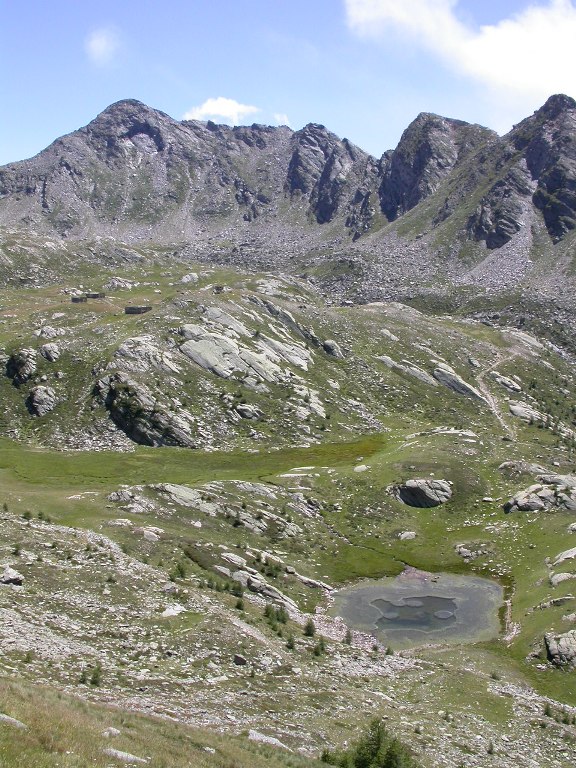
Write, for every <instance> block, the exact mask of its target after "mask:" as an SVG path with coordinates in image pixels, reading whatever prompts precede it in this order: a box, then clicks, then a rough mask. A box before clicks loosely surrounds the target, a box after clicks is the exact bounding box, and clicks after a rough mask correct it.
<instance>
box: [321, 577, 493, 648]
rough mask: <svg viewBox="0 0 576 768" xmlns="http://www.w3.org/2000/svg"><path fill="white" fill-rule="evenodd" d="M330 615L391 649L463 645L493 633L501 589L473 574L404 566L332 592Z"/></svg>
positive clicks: (484, 638)
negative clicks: (394, 573)
mask: <svg viewBox="0 0 576 768" xmlns="http://www.w3.org/2000/svg"><path fill="white" fill-rule="evenodd" d="M333 597H334V605H333V606H332V609H331V613H332V614H333V615H334V616H340V617H341V618H342V619H343V620H344V621H345V622H346V624H348V626H350V627H352V628H353V629H358V630H361V631H363V632H368V633H370V634H372V635H374V637H375V638H376V639H377V640H378V641H379V642H380V643H383V644H386V645H391V646H392V647H393V648H409V647H411V646H415V645H425V644H427V643H466V642H468V643H469V642H475V641H478V640H489V639H491V638H493V637H496V636H497V635H498V632H499V629H500V623H499V619H498V609H499V608H500V606H501V605H502V602H503V600H504V595H503V590H502V587H501V586H500V585H499V584H498V583H497V582H495V581H491V580H490V579H482V578H480V577H479V576H459V575H455V574H449V573H425V572H423V571H417V570H415V569H413V568H409V569H407V570H405V571H404V572H403V573H401V574H400V575H399V576H396V578H387V579H379V580H377V581H363V582H361V583H360V584H356V585H355V586H351V587H347V588H346V589H342V590H340V591H339V592H335V593H334V595H333Z"/></svg>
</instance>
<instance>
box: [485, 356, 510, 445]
mask: <svg viewBox="0 0 576 768" xmlns="http://www.w3.org/2000/svg"><path fill="white" fill-rule="evenodd" d="M517 356H518V353H517V352H513V353H512V354H510V355H504V356H500V355H499V356H498V358H497V359H496V360H495V361H494V362H493V363H492V364H491V365H488V366H486V367H485V368H482V370H481V371H480V372H479V373H478V374H477V375H476V376H475V380H476V384H477V386H478V389H479V390H480V392H481V393H482V395H483V396H484V398H485V399H486V402H487V403H488V407H489V408H490V410H491V411H492V413H493V414H494V416H495V417H496V419H497V420H498V423H499V424H500V426H501V427H502V429H503V430H504V431H505V432H506V434H507V435H509V436H510V437H511V438H513V439H514V440H515V439H516V434H517V432H516V426H515V425H514V424H513V425H512V426H510V425H509V424H508V423H507V421H506V420H505V419H504V417H503V415H502V412H501V410H500V405H499V403H498V401H497V400H496V398H495V397H494V396H493V395H492V393H491V392H490V390H489V389H488V387H487V385H486V383H485V381H484V377H485V376H486V374H487V373H490V371H493V370H495V369H496V368H498V367H499V366H500V365H502V363H507V362H509V361H510V360H514V358H516V357H517Z"/></svg>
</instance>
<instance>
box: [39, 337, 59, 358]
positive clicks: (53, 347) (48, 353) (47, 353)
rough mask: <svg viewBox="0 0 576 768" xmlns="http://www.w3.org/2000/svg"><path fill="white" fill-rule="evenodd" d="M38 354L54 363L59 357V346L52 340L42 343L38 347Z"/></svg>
mask: <svg viewBox="0 0 576 768" xmlns="http://www.w3.org/2000/svg"><path fill="white" fill-rule="evenodd" d="M40 354H41V355H42V357H43V358H45V359H46V360H48V362H49V363H55V362H56V360H58V359H59V357H60V354H61V353H60V347H59V346H58V344H55V343H54V342H53V341H51V342H48V344H43V345H42V346H41V347H40Z"/></svg>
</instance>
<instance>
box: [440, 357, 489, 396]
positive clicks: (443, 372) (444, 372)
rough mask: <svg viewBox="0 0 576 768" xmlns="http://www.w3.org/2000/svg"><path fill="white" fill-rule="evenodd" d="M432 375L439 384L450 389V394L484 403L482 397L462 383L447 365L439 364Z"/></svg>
mask: <svg viewBox="0 0 576 768" xmlns="http://www.w3.org/2000/svg"><path fill="white" fill-rule="evenodd" d="M433 375H434V378H435V379H436V380H437V381H439V382H440V384H443V385H444V386H445V387H448V389H451V390H452V392H455V393H456V394H457V395H464V397H469V398H472V399H476V400H482V402H485V398H484V395H482V394H481V393H480V392H479V391H478V390H477V389H476V388H475V387H473V386H472V385H471V384H468V383H467V382H466V381H464V379H463V378H462V377H461V376H459V375H458V374H457V373H456V371H455V370H454V369H453V368H451V367H450V366H449V365H446V364H445V363H440V364H439V365H437V366H436V368H434V374H433Z"/></svg>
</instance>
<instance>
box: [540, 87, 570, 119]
mask: <svg viewBox="0 0 576 768" xmlns="http://www.w3.org/2000/svg"><path fill="white" fill-rule="evenodd" d="M573 109H576V101H575V100H574V99H573V98H572V97H571V96H566V95H565V94H563V93H556V94H554V95H553V96H550V98H549V99H547V100H546V102H545V104H544V105H543V106H542V107H540V109H539V110H537V112H536V113H535V114H537V115H538V114H542V115H545V116H546V117H547V118H548V119H550V120H554V119H555V118H557V117H558V115H560V114H562V113H563V112H567V111H569V110H573Z"/></svg>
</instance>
